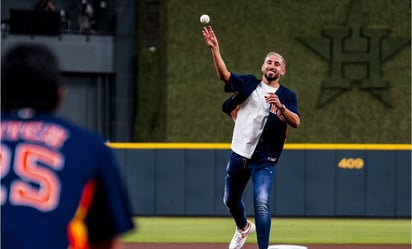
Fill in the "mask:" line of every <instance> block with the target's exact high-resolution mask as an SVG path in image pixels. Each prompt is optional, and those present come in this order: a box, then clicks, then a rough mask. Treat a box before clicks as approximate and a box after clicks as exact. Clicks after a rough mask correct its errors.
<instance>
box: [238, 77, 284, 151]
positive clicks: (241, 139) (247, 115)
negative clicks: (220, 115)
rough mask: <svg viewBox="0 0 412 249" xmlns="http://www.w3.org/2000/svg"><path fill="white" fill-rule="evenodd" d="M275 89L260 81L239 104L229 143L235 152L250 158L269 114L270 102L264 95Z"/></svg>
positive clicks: (273, 91)
mask: <svg viewBox="0 0 412 249" xmlns="http://www.w3.org/2000/svg"><path fill="white" fill-rule="evenodd" d="M276 90H277V88H274V87H271V86H268V85H266V84H265V83H263V82H260V83H259V85H258V86H257V87H256V89H255V90H254V91H253V92H252V94H250V96H249V98H247V99H246V100H245V101H244V102H243V103H242V104H240V106H239V111H238V113H237V117H236V122H235V127H234V129H233V137H232V145H231V149H232V150H233V151H234V152H235V153H237V154H239V155H241V156H243V157H245V158H248V159H250V158H252V155H253V152H254V151H255V148H256V146H257V144H258V142H259V138H260V136H261V134H262V132H263V128H264V127H265V124H266V120H267V118H268V116H269V108H270V104H269V103H266V101H265V96H266V95H268V93H270V92H272V93H275V92H276Z"/></svg>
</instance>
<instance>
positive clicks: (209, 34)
mask: <svg viewBox="0 0 412 249" xmlns="http://www.w3.org/2000/svg"><path fill="white" fill-rule="evenodd" d="M202 34H203V38H204V39H205V42H206V44H207V45H208V46H209V47H210V48H216V47H218V46H219V44H218V42H217V38H216V36H215V32H213V29H212V26H208V27H203V30H202Z"/></svg>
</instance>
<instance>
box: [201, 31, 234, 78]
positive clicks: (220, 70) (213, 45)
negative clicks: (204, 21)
mask: <svg viewBox="0 0 412 249" xmlns="http://www.w3.org/2000/svg"><path fill="white" fill-rule="evenodd" d="M202 34H203V38H204V39H205V42H206V44H207V45H208V46H209V48H210V51H211V52H212V57H213V63H214V65H215V69H216V73H217V76H218V77H219V79H220V80H222V81H223V82H225V83H228V82H229V79H230V72H229V70H227V68H226V64H225V62H224V60H223V58H222V55H221V54H220V49H219V43H218V41H217V38H216V35H215V33H214V31H213V29H212V27H211V26H208V27H204V28H203V31H202Z"/></svg>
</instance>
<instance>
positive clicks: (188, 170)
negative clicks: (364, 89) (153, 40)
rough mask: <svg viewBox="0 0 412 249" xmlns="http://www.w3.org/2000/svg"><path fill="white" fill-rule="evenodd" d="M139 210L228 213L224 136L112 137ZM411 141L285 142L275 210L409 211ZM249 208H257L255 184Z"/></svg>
mask: <svg viewBox="0 0 412 249" xmlns="http://www.w3.org/2000/svg"><path fill="white" fill-rule="evenodd" d="M110 146H111V147H113V148H114V149H115V151H116V154H117V156H118V158H119V160H120V162H121V165H122V172H123V176H124V179H125V181H126V183H127V188H128V191H129V195H130V197H131V200H132V206H133V214H134V215H140V216H197V215H199V216H227V215H229V213H228V212H227V210H226V208H225V206H224V205H223V202H222V199H223V186H224V177H225V167H226V163H227V160H228V158H229V154H230V148H229V144H225V143H210V144H209V143H111V144H110ZM411 148H412V146H411V145H410V144H286V148H285V151H284V153H283V155H282V157H281V159H280V161H279V164H278V165H277V166H276V172H275V184H274V186H273V194H272V198H271V211H272V215H273V216H275V217H391V218H395V217H410V216H411ZM245 203H246V205H247V207H248V209H247V213H248V214H249V215H252V214H253V205H252V193H251V188H250V186H248V187H247V190H246V192H245Z"/></svg>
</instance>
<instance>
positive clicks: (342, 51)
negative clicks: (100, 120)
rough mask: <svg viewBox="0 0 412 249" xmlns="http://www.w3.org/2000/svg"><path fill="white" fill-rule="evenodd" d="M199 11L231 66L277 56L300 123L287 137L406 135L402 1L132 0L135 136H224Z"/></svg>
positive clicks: (331, 139)
mask: <svg viewBox="0 0 412 249" xmlns="http://www.w3.org/2000/svg"><path fill="white" fill-rule="evenodd" d="M202 14H208V15H209V16H210V18H211V22H210V24H211V25H212V26H213V28H214V30H215V32H216V34H217V36H218V39H219V45H220V48H221V53H222V56H223V58H224V59H225V62H226V65H227V67H228V69H229V70H230V71H232V72H236V73H240V74H247V73H251V74H255V75H257V77H260V76H261V71H260V69H261V66H262V63H263V60H264V57H265V55H266V53H267V52H269V51H272V50H274V51H277V52H279V53H280V54H282V55H283V56H284V57H285V58H286V61H287V72H286V75H285V77H284V78H283V79H282V80H281V83H282V84H283V85H285V86H286V87H288V88H290V89H292V90H294V91H295V92H296V95H297V97H298V102H299V111H300V114H301V121H302V122H301V126H300V128H299V129H290V131H289V137H288V142H290V143H384V144H399V143H410V142H411V129H410V128H411V46H410V38H411V1H410V0H391V1H388V0H339V1H337V0H283V1H274V0H253V1H251V0H225V1H222V0H208V1H199V0H164V1H163V0H162V1H156V0H146V1H139V10H138V27H137V28H138V39H137V41H138V68H137V71H136V72H137V76H138V82H137V85H138V86H137V94H136V101H137V110H136V118H135V121H136V125H135V130H134V136H135V141H138V142H185V143H186V142H201V143H204V142H207V143H209V142H211V143H215V142H218V143H220V142H223V143H227V142H229V141H230V139H231V135H232V128H233V122H232V120H231V119H230V118H229V117H227V116H226V115H225V114H223V113H222V111H221V105H222V103H223V101H224V100H225V99H226V98H228V97H229V96H230V95H229V94H228V93H224V91H223V83H222V82H221V81H220V80H219V79H218V78H217V77H216V72H215V69H214V66H213V61H212V57H211V53H210V49H209V48H208V47H207V46H206V44H205V42H204V40H203V37H202V34H201V30H202V28H203V26H202V24H201V23H200V22H199V17H200V16H201V15H202ZM153 27H156V28H157V29H154V28H153Z"/></svg>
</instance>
